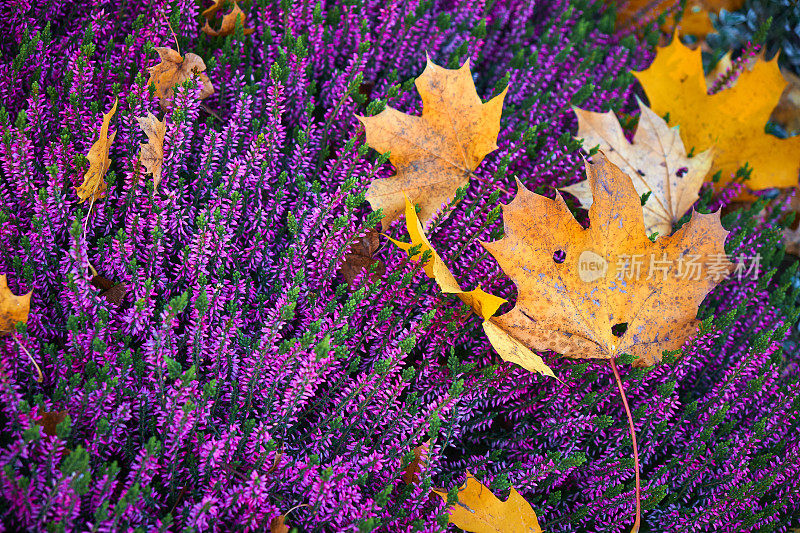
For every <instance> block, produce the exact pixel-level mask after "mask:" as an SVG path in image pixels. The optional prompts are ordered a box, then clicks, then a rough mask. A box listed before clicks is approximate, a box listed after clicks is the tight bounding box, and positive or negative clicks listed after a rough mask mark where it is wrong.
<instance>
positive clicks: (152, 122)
mask: <svg viewBox="0 0 800 533" xmlns="http://www.w3.org/2000/svg"><path fill="white" fill-rule="evenodd" d="M136 120H137V122H139V127H140V128H142V131H143V132H144V133H145V135H147V140H148V141H149V142H148V143H146V144H145V143H143V144H139V147H140V151H139V162H140V163H141V164H142V166H144V168H145V170H146V171H147V172H149V173H150V174H152V175H153V190H156V189H158V184H159V183H161V167H162V165H163V163H164V136H165V135H166V133H167V122H166V120H164V121H161V120H158V119H157V118H156V116H155V115H154V114H152V113H147V116H146V117H136Z"/></svg>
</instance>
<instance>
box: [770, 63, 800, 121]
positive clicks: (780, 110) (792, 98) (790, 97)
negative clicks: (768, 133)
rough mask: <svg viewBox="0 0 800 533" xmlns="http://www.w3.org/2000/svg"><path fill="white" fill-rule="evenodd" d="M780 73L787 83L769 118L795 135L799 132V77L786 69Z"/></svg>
mask: <svg viewBox="0 0 800 533" xmlns="http://www.w3.org/2000/svg"><path fill="white" fill-rule="evenodd" d="M781 74H782V75H783V78H784V80H786V82H787V83H788V85H787V86H786V88H785V89H784V90H783V93H781V99H780V100H779V101H778V105H777V106H775V109H773V110H772V116H771V117H770V119H771V120H772V121H773V122H775V123H776V124H779V125H780V126H781V127H783V129H784V130H786V133H788V134H789V135H797V134H798V133H800V78H799V77H797V75H796V74H794V73H792V72H789V71H788V70H781Z"/></svg>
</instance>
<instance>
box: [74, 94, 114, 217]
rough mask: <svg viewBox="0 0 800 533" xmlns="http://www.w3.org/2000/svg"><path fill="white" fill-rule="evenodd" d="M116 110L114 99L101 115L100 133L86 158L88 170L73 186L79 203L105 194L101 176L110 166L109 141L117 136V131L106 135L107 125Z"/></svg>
mask: <svg viewBox="0 0 800 533" xmlns="http://www.w3.org/2000/svg"><path fill="white" fill-rule="evenodd" d="M116 112H117V100H114V106H113V107H112V108H111V111H109V112H108V113H106V114H104V115H103V125H102V126H100V134H99V135H98V137H97V140H96V141H95V142H94V144H92V147H91V148H90V149H89V153H88V154H86V158H87V159H88V160H89V170H87V171H86V173H85V174H84V175H83V183H82V184H81V186H80V187H76V188H75V192H76V193H77V194H78V198H80V203H83V202H85V201H86V200H88V199H90V198H91V199H92V201H95V200H99V199H100V198H103V197H104V196H105V195H106V182H105V181H104V180H103V178H104V177H105V175H106V172H108V168H109V167H110V166H111V160H110V159H109V157H108V152H109V150H110V149H111V143H113V142H114V138H115V137H116V136H117V132H116V131H115V132H114V133H112V134H111V136H110V137H109V136H108V127H109V124H110V123H111V117H113V116H114V113H116Z"/></svg>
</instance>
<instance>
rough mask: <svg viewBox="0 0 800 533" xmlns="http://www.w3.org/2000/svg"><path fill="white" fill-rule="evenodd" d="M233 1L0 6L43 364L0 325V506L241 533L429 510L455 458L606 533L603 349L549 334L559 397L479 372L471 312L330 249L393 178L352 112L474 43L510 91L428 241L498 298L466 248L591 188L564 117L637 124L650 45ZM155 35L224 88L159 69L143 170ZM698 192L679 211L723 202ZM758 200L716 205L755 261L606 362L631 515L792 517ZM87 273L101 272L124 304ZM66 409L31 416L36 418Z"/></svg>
mask: <svg viewBox="0 0 800 533" xmlns="http://www.w3.org/2000/svg"><path fill="white" fill-rule="evenodd" d="M239 5H240V7H242V9H243V10H244V11H245V12H246V14H247V17H248V26H251V27H253V28H255V32H254V33H253V34H252V35H248V36H244V35H242V32H241V31H237V33H236V35H232V36H229V37H225V38H222V37H215V38H209V37H207V36H206V35H204V34H202V33H201V32H200V31H199V30H200V27H201V24H200V20H201V17H200V16H199V13H200V12H201V11H202V9H204V8H205V7H207V3H201V2H196V1H195V0H175V1H172V2H164V3H162V4H160V5H154V3H152V2H145V1H141V0H133V1H129V2H111V1H107V0H93V1H89V0H82V1H76V2H61V1H58V0H55V1H54V0H50V1H44V2H28V1H26V2H21V1H7V2H4V3H3V5H2V7H0V25H1V26H2V28H0V29H2V31H1V32H0V54H1V55H0V104H2V106H3V108H2V111H0V133H2V143H0V173H1V175H0V178H1V181H0V183H1V185H0V196H1V197H2V210H0V249H1V250H2V253H0V272H2V273H4V274H6V275H7V276H8V279H9V283H10V286H11V288H12V290H13V291H14V292H15V293H17V294H19V293H22V292H26V291H28V290H31V289H33V291H34V293H33V304H32V308H31V314H30V318H29V320H28V323H27V325H18V327H17V332H16V337H17V339H18V340H19V342H20V343H21V345H22V346H24V347H25V349H27V350H28V351H29V352H30V353H31V355H32V356H33V358H34V359H35V360H36V361H37V362H38V363H39V365H40V366H41V367H42V370H43V372H44V376H45V379H44V382H43V383H41V384H40V383H37V382H36V381H35V379H34V377H35V373H34V370H33V369H32V367H31V365H30V363H29V362H28V360H27V357H26V356H25V355H24V353H23V352H22V351H21V350H20V348H19V346H18V345H17V344H16V343H15V342H14V341H13V340H11V339H9V338H7V337H6V338H5V340H3V341H2V342H0V424H2V434H1V436H0V465H2V469H3V472H2V475H0V501H1V502H2V504H1V505H0V514H2V519H3V522H4V523H5V524H8V527H9V528H11V529H24V530H31V531H44V530H47V531H51V530H52V531H120V530H126V531H128V530H134V531H177V530H185V529H188V530H203V531H204V530H213V531H226V530H237V531H240V530H241V531H255V530H259V531H263V530H264V529H265V528H266V527H267V524H269V522H270V520H271V519H272V518H273V517H275V516H277V515H280V514H286V513H288V518H287V523H288V524H290V525H291V526H292V527H296V528H298V529H299V530H300V531H369V530H373V529H375V530H380V531H393V532H395V531H398V532H411V531H425V532H433V531H444V530H445V528H446V527H447V526H446V523H447V514H446V509H445V505H444V503H443V502H441V501H439V499H438V498H429V497H428V496H429V494H430V488H431V487H432V486H444V487H446V488H448V489H450V488H452V487H457V486H458V485H459V484H460V483H459V482H460V480H462V479H463V475H464V470H465V469H467V468H469V469H470V470H471V471H473V472H475V473H476V474H477V476H478V477H479V479H481V480H482V481H483V482H484V483H486V484H491V487H492V489H493V490H494V491H495V492H496V493H498V494H501V496H504V494H503V492H504V491H506V489H507V488H508V487H509V486H510V485H514V486H515V487H516V488H517V489H518V490H519V491H520V492H521V493H522V494H523V495H524V496H525V497H526V499H528V501H530V502H531V503H532V504H533V505H534V508H535V509H536V511H537V513H538V514H539V517H540V520H541V521H542V523H543V524H544V526H545V527H546V529H547V530H548V531H553V532H556V531H564V532H566V531H597V532H617V531H624V530H625V529H626V524H627V523H628V521H629V520H630V517H631V516H632V511H633V481H632V480H633V470H632V459H631V450H630V439H629V437H627V424H626V422H625V415H624V411H623V410H622V405H621V403H620V401H619V399H618V397H617V396H616V393H615V388H614V385H613V376H612V375H611V372H610V370H609V369H608V367H607V365H603V364H600V363H586V362H576V361H567V360H560V359H557V358H556V356H555V354H546V356H547V358H548V361H549V364H550V365H551V366H552V367H553V368H554V369H555V370H556V373H557V374H558V375H559V377H560V378H561V379H562V380H563V381H564V383H563V384H561V383H559V382H557V381H555V380H551V379H546V378H544V377H543V376H539V375H533V374H529V373H527V372H525V371H523V370H522V369H520V368H518V367H515V366H513V365H510V364H507V363H503V362H501V361H500V360H499V358H498V356H497V355H496V354H495V353H494V351H493V350H492V349H491V346H490V345H489V343H488V341H487V340H486V338H485V337H484V335H483V332H482V330H481V328H480V323H479V321H478V320H477V319H476V318H475V317H474V316H473V315H472V314H471V312H470V310H469V309H467V308H465V307H464V306H463V305H462V304H461V303H460V301H459V300H457V299H455V298H451V297H446V296H443V295H441V294H440V293H439V292H438V290H437V289H436V288H435V286H434V285H433V284H432V283H431V282H430V280H428V279H427V278H426V277H425V276H424V274H422V272H421V270H420V268H419V264H417V263H414V262H409V261H408V260H407V258H406V255H405V254H404V253H401V252H400V251H399V250H397V249H395V248H393V247H391V246H384V247H383V249H382V250H381V251H380V252H379V256H380V258H381V259H382V260H383V261H384V263H385V264H386V273H385V275H383V276H376V275H372V276H368V275H367V273H366V272H365V273H364V274H362V275H361V276H360V277H359V278H357V279H356V281H355V283H354V284H353V286H352V287H348V285H347V284H345V283H344V279H343V277H342V276H341V274H339V273H338V270H339V266H340V265H341V263H342V262H343V260H344V254H345V253H347V251H348V250H349V248H350V246H351V244H352V243H353V242H354V241H355V240H356V239H357V238H358V237H360V236H363V235H364V234H365V233H366V232H367V230H368V229H369V228H372V227H374V226H375V224H376V223H377V221H378V220H379V218H380V217H379V216H378V215H377V214H375V213H372V212H371V211H370V210H369V208H368V206H367V204H366V203H365V202H364V194H365V191H366V187H367V186H368V184H369V182H370V180H372V179H374V178H375V177H385V176H387V175H389V174H390V172H391V169H390V168H389V165H388V164H387V163H386V161H387V160H388V157H387V156H386V155H385V154H383V155H380V154H375V153H373V152H371V151H370V150H369V149H368V147H367V146H366V145H365V144H364V137H363V131H362V129H361V127H360V126H359V124H358V121H357V120H356V119H355V114H357V113H358V114H374V113H377V112H379V111H380V110H381V109H383V107H384V106H385V105H386V104H387V103H390V104H391V105H392V106H394V107H396V108H399V109H401V110H402V111H404V112H408V113H414V112H419V111H420V109H421V102H420V100H419V97H418V96H417V94H416V93H415V91H414V89H413V79H414V77H415V76H417V75H419V73H420V72H421V71H422V68H423V66H424V62H425V52H426V51H427V52H428V53H429V54H430V56H431V58H432V59H434V60H435V61H437V62H438V63H440V64H446V65H448V66H449V67H457V66H458V65H460V64H461V63H463V61H465V60H466V59H467V58H470V59H471V62H472V65H473V72H474V73H475V80H476V84H477V86H478V90H479V93H480V94H481V96H482V97H484V98H489V97H491V96H492V95H493V94H496V93H497V92H499V91H500V90H502V89H503V88H504V87H505V86H506V85H509V86H510V90H509V93H508V96H507V98H506V101H507V104H506V108H505V110H504V115H503V118H502V128H501V132H500V136H499V139H498V145H499V149H498V150H496V151H495V152H493V153H492V154H490V155H489V156H488V157H487V158H486V160H485V161H484V163H483V164H482V165H481V166H480V167H479V169H478V170H477V172H476V174H477V179H474V180H472V183H471V184H470V185H469V187H468V188H466V189H465V190H463V191H460V194H459V198H460V200H461V201H460V203H458V204H457V205H456V204H452V205H450V206H448V209H447V210H446V211H445V213H444V214H442V215H441V216H440V217H438V218H437V219H436V220H435V221H434V223H433V225H432V227H431V240H432V242H433V244H434V246H435V247H436V248H437V249H438V250H440V251H441V253H442V255H443V258H444V259H445V261H446V262H447V263H448V265H450V266H451V267H452V270H453V271H454V272H455V273H456V274H457V275H458V277H459V278H460V279H459V281H461V282H462V284H463V285H464V286H474V285H476V284H477V283H481V284H482V286H483V287H484V288H485V289H486V290H488V291H491V292H493V293H495V294H500V295H502V296H504V297H507V298H509V299H511V300H512V301H513V298H514V286H513V284H512V283H511V282H510V281H509V280H508V279H507V278H506V277H505V276H504V275H503V274H502V272H501V271H500V270H499V268H498V266H497V265H496V264H495V263H494V262H493V261H492V260H491V258H490V257H489V256H488V255H487V254H486V253H485V252H484V251H483V249H482V247H481V246H480V245H479V241H480V240H494V239H497V238H499V237H500V236H501V234H502V222H501V220H500V204H499V202H501V201H502V202H504V203H507V202H508V201H510V200H511V198H513V194H514V178H515V177H517V178H519V179H520V180H521V181H522V182H523V183H525V185H526V186H527V187H529V188H530V189H532V190H536V191H537V192H540V193H543V194H548V195H552V194H554V189H555V187H558V186H562V185H566V184H568V183H571V182H574V181H577V180H579V179H582V160H581V156H580V154H579V152H578V148H579V145H578V143H576V141H574V140H573V139H572V137H571V134H572V133H573V132H574V131H575V128H576V120H575V117H574V115H573V114H572V112H571V111H570V105H573V104H574V105H581V106H582V107H584V108H588V109H593V110H605V109H615V110H620V109H626V110H628V111H632V110H633V109H634V108H635V106H633V105H632V104H633V92H634V87H633V85H632V84H633V78H632V76H631V75H630V74H629V70H630V69H632V68H635V69H639V68H641V67H642V66H644V65H645V64H646V63H647V61H648V60H649V59H650V58H651V57H652V51H651V50H650V49H649V48H648V47H647V46H646V45H644V44H643V43H638V42H636V41H635V40H634V39H632V38H626V39H625V40H624V41H622V42H620V41H619V40H618V38H617V37H615V36H614V35H612V34H611V29H612V28H613V20H614V14H613V12H611V11H607V10H606V9H605V7H604V6H603V5H602V4H600V3H598V2H593V1H592V0H574V1H567V0H557V1H552V2H526V1H516V0H508V1H502V2H488V3H486V4H485V5H484V4H483V3H463V2H446V1H422V2H418V1H414V0H411V1H406V2H389V3H386V2H383V1H375V0H368V1H359V2H354V1H338V2H324V3H323V2H305V1H304V2H292V1H291V0H282V1H281V2H280V3H276V2H272V1H269V0H256V1H250V0H242V1H241V2H239ZM167 22H169V25H168V24H167ZM170 26H171V27H172V29H174V30H175V34H176V35H177V40H178V43H179V45H180V48H181V51H182V52H183V53H186V52H193V53H196V54H198V55H200V56H201V57H202V58H203V59H204V61H205V63H206V65H207V67H208V69H207V72H208V75H209V77H210V78H211V80H212V82H213V83H214V86H215V88H216V93H215V94H214V95H213V96H212V97H210V98H208V99H205V100H203V101H202V102H200V101H198V100H197V98H196V95H197V94H198V88H197V86H196V84H195V83H193V82H187V83H186V84H184V86H182V87H180V88H178V89H177V91H176V97H175V103H174V106H173V107H172V108H171V109H170V110H169V111H167V112H166V114H165V115H164V117H163V118H164V120H165V121H166V123H167V133H166V139H165V143H164V149H165V159H164V166H163V176H162V182H161V184H160V186H159V188H158V189H157V190H153V186H152V180H151V179H150V178H148V177H147V176H146V175H145V174H144V173H143V169H142V168H141V166H140V165H139V164H138V162H137V157H138V151H139V144H140V143H142V142H145V140H146V139H145V138H144V134H143V133H142V132H141V131H140V130H139V128H138V125H137V122H136V120H135V117H137V116H144V115H146V114H147V112H154V113H158V112H159V111H158V110H159V106H158V102H157V101H156V99H155V98H154V96H153V92H152V90H151V89H149V88H148V87H147V86H146V79H147V71H146V69H147V67H149V66H152V65H153V64H155V63H156V62H157V56H156V53H155V50H154V48H155V47H157V46H173V45H174V42H173V37H172V33H171V31H170ZM115 98H119V109H118V111H117V114H116V116H115V117H114V119H113V121H112V125H111V130H112V131H116V132H117V134H116V139H115V141H114V143H113V144H112V146H111V159H112V165H111V169H110V171H109V172H108V174H107V175H106V181H107V183H108V196H107V197H106V198H104V199H103V200H101V201H98V202H96V203H95V204H94V206H93V208H92V209H89V206H88V205H86V204H83V205H82V204H78V202H77V197H76V195H75V193H74V187H75V186H76V185H78V184H79V183H80V181H81V179H82V175H83V173H84V172H85V169H86V167H87V161H86V158H85V154H86V153H87V152H88V149H89V147H90V146H91V144H92V143H93V142H94V140H95V138H96V135H97V130H98V128H99V124H100V123H101V120H102V114H103V113H104V112H106V111H107V110H108V109H109V108H110V106H111V105H112V103H113V102H114V99H115ZM711 192H712V191H711V190H710V189H709V190H708V193H707V194H705V195H704V196H703V199H702V200H701V201H700V202H699V204H698V206H697V207H698V208H699V209H708V208H709V207H713V208H716V207H718V206H720V205H724V204H726V203H727V201H728V200H729V199H730V198H731V197H732V196H731V194H732V193H730V191H729V192H728V193H727V194H723V195H722V196H719V197H717V198H712V197H711ZM773 204H774V205H773ZM773 204H770V203H768V200H767V199H764V200H760V201H759V202H758V203H757V204H756V205H755V206H754V207H753V208H752V209H751V210H749V211H746V212H734V213H731V214H730V215H728V216H727V217H726V218H725V225H726V227H728V228H730V229H732V231H733V232H732V234H731V236H730V237H729V240H728V249H729V252H731V253H735V254H745V255H751V256H752V255H755V254H756V253H760V254H761V256H762V274H761V276H760V278H759V279H756V280H742V281H739V280H729V281H727V282H725V283H724V284H722V285H721V286H720V287H719V288H718V289H716V290H715V291H714V292H713V293H712V294H711V295H709V297H708V298H707V300H706V302H705V304H704V306H703V308H702V309H701V312H700V317H701V318H703V319H704V322H703V328H702V331H701V332H700V333H699V334H698V337H697V338H696V339H695V340H694V341H693V342H692V343H691V345H689V346H687V347H685V348H684V349H683V350H682V351H680V352H679V353H675V354H671V355H669V356H668V357H667V358H666V362H665V363H664V364H663V365H658V366H656V367H653V368H649V369H630V368H629V367H625V368H628V370H627V371H624V374H625V376H624V380H625V386H626V389H627V391H626V392H627V394H628V397H629V399H630V401H631V403H632V406H633V408H634V419H635V422H636V429H637V432H638V438H639V442H640V447H641V448H640V450H641V451H640V454H641V460H642V465H643V479H644V487H643V490H644V496H645V498H646V500H645V507H646V513H645V517H644V520H645V525H644V528H646V529H643V531H659V532H662V531H663V532H673V531H737V532H738V531H786V530H787V527H788V526H790V525H792V524H793V523H792V522H791V520H792V518H791V517H792V516H794V515H797V513H798V512H800V511H799V509H800V501H798V500H799V499H800V497H798V483H800V481H798V480H799V479H800V472H798V465H800V460H798V457H797V453H798V431H797V429H798V418H797V411H798V407H800V400H798V399H797V383H798V372H799V371H800V370H799V367H800V362H799V361H798V357H797V355H796V354H797V350H796V346H797V344H796V339H797V332H796V329H794V328H795V326H796V322H797V315H798V302H797V301H798V292H800V288H798V287H800V282H798V278H797V276H796V270H795V269H796V266H794V267H791V268H787V266H786V265H787V264H788V260H786V259H785V258H784V256H783V251H782V247H781V245H780V243H779V232H777V231H776V229H775V228H776V227H777V226H778V224H777V222H776V221H778V220H779V218H780V217H781V205H778V204H777V203H773ZM765 205H767V212H768V215H767V216H760V215H759V214H758V213H759V212H760V211H761V210H762V209H763V208H764V206H765ZM576 214H577V215H578V216H582V213H581V211H580V210H577V209H576ZM84 224H85V231H84ZM384 230H385V231H387V232H388V233H390V234H392V235H394V236H396V237H401V236H402V231H401V227H400V226H398V225H395V226H393V227H391V228H384ZM90 265H91V266H92V267H93V268H94V269H96V270H97V271H98V272H99V273H100V274H101V275H102V276H104V277H106V278H108V279H110V280H113V281H114V282H117V283H124V284H125V287H126V289H127V294H126V296H125V298H124V300H123V301H122V302H121V303H119V304H118V303H115V302H112V301H109V300H107V299H105V298H104V297H102V296H100V295H99V294H98V291H97V290H96V289H95V288H94V287H93V286H92V285H91V278H92V274H91V269H90V268H89V266H90ZM509 305H511V304H509ZM784 345H785V346H786V348H787V349H786V350H783V347H784ZM627 362H630V361H627ZM58 410H65V411H67V413H68V417H67V419H66V420H64V422H62V423H61V424H59V426H58V428H57V435H56V436H50V435H45V434H43V432H42V429H41V427H40V426H39V425H38V424H37V421H38V420H39V418H38V415H37V413H38V412H40V411H58ZM428 438H431V439H432V442H433V443H432V446H431V454H430V458H429V462H428V463H427V464H426V465H425V467H424V469H423V472H422V476H421V481H420V483H417V484H413V485H405V484H404V483H402V481H401V480H400V477H401V475H402V472H403V468H404V467H405V466H406V465H408V464H409V463H410V461H411V459H412V457H413V454H412V453H411V450H412V449H413V448H414V447H415V446H417V445H419V444H420V443H421V442H423V441H424V440H426V439H428ZM795 525H796V524H795ZM451 527H452V526H451Z"/></svg>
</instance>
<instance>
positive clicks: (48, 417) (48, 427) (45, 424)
mask: <svg viewBox="0 0 800 533" xmlns="http://www.w3.org/2000/svg"><path fill="white" fill-rule="evenodd" d="M36 416H37V417H39V420H37V421H36V423H37V424H39V425H40V426H42V431H43V432H44V434H45V435H50V436H51V437H55V436H56V435H57V434H58V433H57V431H56V428H57V427H58V425H59V424H60V423H61V422H63V421H64V419H65V418H67V412H66V411H42V408H41V407H40V408H39V410H38V411H37V412H36Z"/></svg>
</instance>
